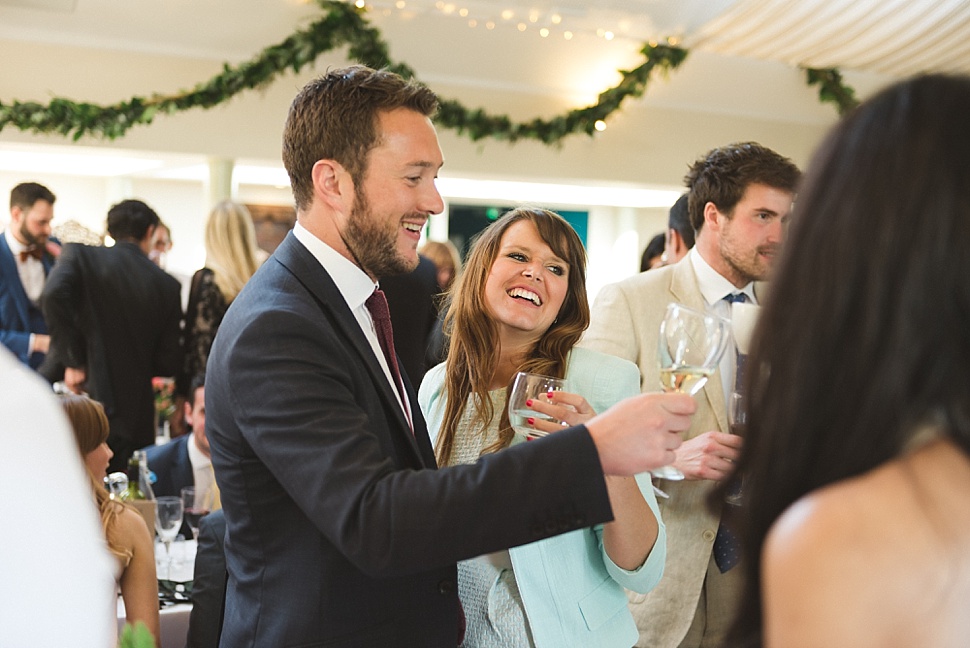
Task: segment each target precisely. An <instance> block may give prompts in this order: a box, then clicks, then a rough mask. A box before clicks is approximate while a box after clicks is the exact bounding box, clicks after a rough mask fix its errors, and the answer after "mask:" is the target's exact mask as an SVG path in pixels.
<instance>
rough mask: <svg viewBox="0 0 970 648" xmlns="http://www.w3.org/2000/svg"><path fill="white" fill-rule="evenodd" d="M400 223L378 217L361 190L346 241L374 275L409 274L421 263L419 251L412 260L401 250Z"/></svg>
mask: <svg viewBox="0 0 970 648" xmlns="http://www.w3.org/2000/svg"><path fill="white" fill-rule="evenodd" d="M399 226H400V222H398V223H396V224H394V225H393V226H388V224H387V223H386V222H384V221H382V220H381V219H379V218H376V217H375V216H374V215H373V214H372V213H371V211H370V206H369V205H368V204H367V199H366V198H365V197H364V195H363V193H362V192H360V191H359V190H358V191H357V192H356V194H355V199H354V209H353V211H352V212H351V213H350V219H349V220H348V222H347V229H346V230H345V231H344V232H343V241H344V245H346V246H347V249H348V250H350V253H351V255H353V257H354V258H355V259H356V260H357V264H358V265H359V266H360V267H361V269H362V270H363V271H364V272H366V273H367V274H369V275H370V276H372V277H375V278H377V279H380V278H381V277H388V276H391V275H399V274H406V273H408V272H411V271H412V270H414V268H416V267H417V265H418V257H417V254H415V255H414V260H413V261H412V260H411V259H408V258H405V257H403V256H401V255H400V254H399V253H398V250H397V238H398V231H397V230H398V227H399Z"/></svg>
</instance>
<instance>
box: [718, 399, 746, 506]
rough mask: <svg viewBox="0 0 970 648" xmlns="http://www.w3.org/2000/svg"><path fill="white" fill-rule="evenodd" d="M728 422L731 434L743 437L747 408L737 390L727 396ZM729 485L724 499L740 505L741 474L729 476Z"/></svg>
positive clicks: (729, 502)
mask: <svg viewBox="0 0 970 648" xmlns="http://www.w3.org/2000/svg"><path fill="white" fill-rule="evenodd" d="M728 423H729V424H730V425H731V434H737V435H738V436H740V437H742V438H743V437H744V430H745V427H747V424H748V410H747V407H746V404H745V399H744V396H743V395H742V394H741V393H739V392H734V393H732V394H731V397H730V398H728ZM731 482H732V484H731V486H730V487H729V488H728V492H727V495H725V496H724V501H725V502H727V503H728V504H732V505H734V506H741V499H742V496H741V495H742V494H741V491H742V486H743V483H744V482H743V480H742V478H741V475H738V474H735V475H733V476H732V477H731Z"/></svg>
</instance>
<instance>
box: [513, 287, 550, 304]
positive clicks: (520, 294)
mask: <svg viewBox="0 0 970 648" xmlns="http://www.w3.org/2000/svg"><path fill="white" fill-rule="evenodd" d="M508 294H509V297H517V298H520V299H528V300H529V301H531V302H532V303H533V304H535V305H536V306H542V300H541V299H540V298H539V295H537V294H535V293H534V292H532V291H531V290H526V289H525V288H513V289H512V290H510V291H509V292H508Z"/></svg>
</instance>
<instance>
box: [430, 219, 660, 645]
mask: <svg viewBox="0 0 970 648" xmlns="http://www.w3.org/2000/svg"><path fill="white" fill-rule="evenodd" d="M585 283H586V253H585V250H584V249H583V245H582V242H581V241H580V240H579V237H578V236H577V235H576V232H575V231H574V230H573V229H572V227H571V226H570V225H569V224H568V223H567V222H566V221H565V220H563V219H562V218H561V217H560V216H558V215H557V214H554V213H552V212H549V211H545V210H540V209H516V210H513V211H511V212H509V213H507V214H505V215H504V216H503V217H502V218H500V219H499V220H498V221H496V222H495V223H494V224H492V225H491V226H490V227H489V228H488V229H486V230H485V231H484V232H483V233H482V234H481V236H480V237H479V238H478V240H477V241H476V242H475V244H474V246H473V247H472V250H471V252H470V254H469V258H468V262H467V264H466V266H465V270H464V272H463V273H462V275H461V277H460V278H459V280H458V283H457V284H456V287H455V288H454V289H453V293H452V295H451V297H450V304H449V308H448V314H447V316H446V324H445V325H446V326H447V327H449V328H450V330H451V337H450V340H451V341H450V349H449V351H448V359H447V361H446V362H445V363H444V364H440V365H438V366H437V367H435V368H433V369H431V371H429V372H428V374H427V375H426V376H425V379H424V382H423V383H422V384H421V392H420V394H419V402H420V403H421V409H422V411H423V412H424V414H425V417H426V418H427V421H428V430H429V432H430V433H431V436H432V440H433V441H434V443H435V452H436V455H437V458H438V464H439V465H441V466H448V465H455V464H464V463H474V462H476V461H477V460H478V459H479V458H480V457H481V456H483V455H487V454H488V453H492V452H497V451H501V450H503V449H504V448H507V447H509V446H510V445H513V444H515V443H519V442H521V441H522V438H521V437H517V436H515V434H514V432H513V430H512V428H511V426H510V425H509V418H508V395H507V388H508V386H509V383H510V381H511V380H512V378H513V377H514V376H515V374H516V372H519V371H528V372H533V373H539V374H545V375H549V376H556V377H565V378H566V379H567V380H568V387H569V389H570V391H572V392H575V393H569V394H567V393H562V392H555V396H554V399H553V401H554V404H553V405H545V404H541V403H537V404H534V405H533V407H534V409H536V410H537V411H544V412H546V413H554V416H555V417H556V418H558V419H560V420H564V421H566V422H567V423H568V424H569V425H575V424H578V423H580V422H582V421H585V420H588V419H589V418H590V417H592V416H593V415H594V414H595V411H603V410H605V409H607V408H608V407H609V406H611V405H613V404H614V403H616V402H618V401H620V400H622V399H623V398H625V397H628V396H633V395H636V394H638V393H639V392H640V384H639V371H638V370H637V368H636V366H635V365H633V364H632V363H630V362H627V361H626V360H621V359H619V358H614V357H611V356H607V355H604V354H601V353H597V352H594V351H590V350H588V349H580V348H576V344H577V342H578V341H579V339H580V336H581V335H582V333H583V331H585V330H586V327H587V326H588V325H589V304H588V302H587V299H586V287H585ZM587 399H588V400H587ZM534 426H535V427H536V428H537V429H542V430H543V431H552V430H553V429H554V425H553V424H547V423H543V422H541V421H538V420H536V421H535V422H534ZM536 443H542V441H541V440H539V441H536ZM563 478H564V479H568V478H569V476H568V475H563ZM607 484H608V489H609V494H610V501H611V504H612V506H613V513H614V518H615V519H614V521H613V522H610V523H608V524H606V525H600V526H596V527H593V528H588V529H584V530H579V531H574V532H572V533H568V534H565V535H562V536H557V537H554V538H550V539H547V540H542V541H539V542H535V543H532V544H529V545H525V546H521V547H515V548H513V549H511V550H509V551H507V552H499V553H497V554H490V555H488V556H483V557H479V558H476V559H472V560H467V561H464V562H462V563H459V569H458V574H459V578H458V581H459V594H460V596H461V599H462V605H463V607H464V610H465V615H466V617H467V620H468V629H467V632H466V635H465V642H464V644H463V645H464V646H466V647H469V648H471V647H476V646H497V645H501V646H508V647H519V646H540V647H541V646H550V647H556V648H564V647H569V646H576V647H580V646H582V647H584V648H589V647H591V646H593V647H595V646H603V647H612V646H616V647H620V646H622V647H624V648H627V647H629V646H631V645H633V644H634V643H635V642H636V641H637V636H638V633H637V628H636V625H635V624H634V622H633V618H632V616H631V615H630V613H629V611H628V609H627V605H626V595H625V593H624V590H623V588H624V587H626V588H629V589H632V590H635V591H638V592H646V591H649V590H650V589H651V588H653V587H654V585H656V583H657V581H659V579H660V576H661V574H662V572H663V563H664V558H665V556H666V545H665V542H666V538H665V534H664V528H663V525H662V523H661V522H660V516H659V513H658V511H657V504H656V499H655V497H654V494H653V491H652V489H651V485H650V477H649V475H641V476H639V477H638V478H637V479H634V478H622V479H614V478H607ZM509 506H515V502H509Z"/></svg>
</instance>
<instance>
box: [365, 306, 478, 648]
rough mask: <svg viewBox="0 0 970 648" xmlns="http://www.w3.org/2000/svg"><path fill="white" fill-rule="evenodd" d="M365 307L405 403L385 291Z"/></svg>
mask: <svg viewBox="0 0 970 648" xmlns="http://www.w3.org/2000/svg"><path fill="white" fill-rule="evenodd" d="M364 306H366V307H367V310H369V311H370V316H371V319H373V320H374V330H376V331H377V341H378V342H379V343H380V345H381V351H383V352H384V358H385V359H386V360H387V366H388V367H390V368H391V373H392V374H393V375H394V381H395V382H396V383H397V390H398V393H399V394H401V400H402V401H405V400H406V399H407V397H406V396H405V395H404V381H402V380H401V371H400V370H399V369H398V368H397V354H395V353H394V331H393V329H392V328H391V312H390V310H388V308H387V297H385V296H384V291H383V290H380V289H376V290H374V292H373V293H371V296H370V297H368V298H367V301H365V302H364ZM405 415H406V416H407V418H408V425H410V426H411V432H412V433H413V432H414V424H413V423H411V417H410V416H409V415H407V410H405ZM464 639H465V610H464V608H463V607H462V605H461V600H460V599H459V601H458V644H459V645H460V644H461V643H462V641H464Z"/></svg>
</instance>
